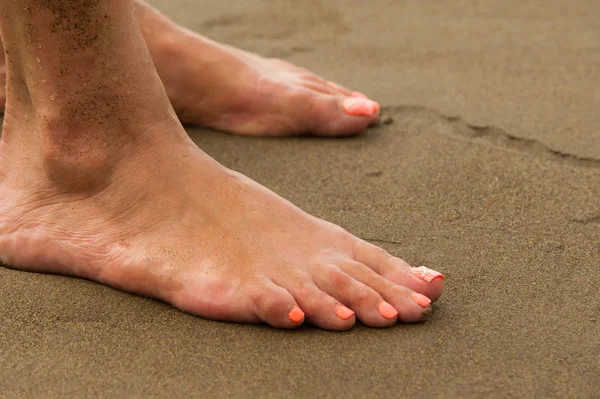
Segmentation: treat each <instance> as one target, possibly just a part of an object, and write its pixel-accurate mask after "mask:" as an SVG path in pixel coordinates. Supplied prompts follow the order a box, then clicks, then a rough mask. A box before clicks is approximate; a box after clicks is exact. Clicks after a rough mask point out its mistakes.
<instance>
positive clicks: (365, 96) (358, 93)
mask: <svg viewBox="0 0 600 399" xmlns="http://www.w3.org/2000/svg"><path fill="white" fill-rule="evenodd" d="M351 95H352V97H358V98H369V97H367V95H366V94H363V93H361V92H360V91H353V92H352V93H351Z"/></svg>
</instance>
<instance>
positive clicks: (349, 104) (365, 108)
mask: <svg viewBox="0 0 600 399" xmlns="http://www.w3.org/2000/svg"><path fill="white" fill-rule="evenodd" d="M342 105H343V107H344V111H346V113H347V114H348V115H353V116H369V117H370V116H373V115H375V114H377V112H379V104H378V103H376V102H375V101H372V100H369V99H367V98H361V97H347V98H346V99H344V102H343V104H342Z"/></svg>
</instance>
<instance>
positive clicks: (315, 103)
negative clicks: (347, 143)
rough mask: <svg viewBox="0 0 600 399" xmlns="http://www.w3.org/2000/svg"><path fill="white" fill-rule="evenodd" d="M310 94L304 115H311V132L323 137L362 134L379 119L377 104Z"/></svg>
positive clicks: (362, 100)
mask: <svg viewBox="0 0 600 399" xmlns="http://www.w3.org/2000/svg"><path fill="white" fill-rule="evenodd" d="M311 94H312V98H311V99H310V100H308V101H307V102H306V104H305V107H307V108H309V109H308V110H306V114H305V115H312V118H311V120H310V126H311V132H312V133H314V134H317V135H323V136H350V135H355V134H358V133H361V132H363V131H364V130H365V129H366V128H367V127H368V126H369V125H371V124H373V123H375V122H376V121H377V119H378V118H379V104H377V103H376V102H374V101H371V100H368V99H365V98H359V97H340V96H337V95H336V96H333V95H324V94H318V95H314V93H311Z"/></svg>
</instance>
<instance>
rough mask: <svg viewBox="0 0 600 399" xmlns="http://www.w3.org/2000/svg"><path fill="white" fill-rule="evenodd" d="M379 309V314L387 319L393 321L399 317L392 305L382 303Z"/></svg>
mask: <svg viewBox="0 0 600 399" xmlns="http://www.w3.org/2000/svg"><path fill="white" fill-rule="evenodd" d="M377 308H378V310H379V313H381V315H382V316H383V317H385V318H386V319H393V318H394V317H396V316H398V311H397V310H396V309H394V307H393V306H392V305H390V304H389V303H387V302H385V301H381V302H380V303H379V306H378V307H377Z"/></svg>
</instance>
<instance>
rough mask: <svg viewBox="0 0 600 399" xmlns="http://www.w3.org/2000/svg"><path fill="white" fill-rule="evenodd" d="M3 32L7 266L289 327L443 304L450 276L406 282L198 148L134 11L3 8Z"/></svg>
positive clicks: (116, 7) (336, 325)
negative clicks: (168, 91)
mask: <svg viewBox="0 0 600 399" xmlns="http://www.w3.org/2000/svg"><path fill="white" fill-rule="evenodd" d="M0 19H1V22H0V26H1V34H2V38H3V40H4V44H5V48H6V57H7V107H6V113H5V121H4V131H3V135H2V139H1V141H0V259H2V261H3V262H4V263H6V264H8V265H10V266H11V267H14V268H17V269H21V270H28V271H34V272H44V273H59V274H65V275H72V276H78V277H82V278H87V279H91V280H95V281H98V282H101V283H104V284H107V285H110V286H113V287H116V288H120V289H123V290H126V291H129V292H133V293H138V294H141V295H147V296H151V297H155V298H158V299H161V300H163V301H166V302H168V303H171V304H173V305H174V306H177V307H178V308H180V309H182V310H184V311H187V312H191V313H194V314H197V315H200V316H203V317H206V318H211V319H216V320H229V321H237V322H252V323H254V322H261V321H263V322H266V323H269V324H271V325H273V326H277V327H282V328H293V327H297V326H299V325H301V324H302V323H303V322H304V321H307V322H310V323H312V324H314V325H317V326H319V327H322V328H326V329H332V330H344V329H348V328H350V327H351V326H352V325H353V324H354V323H355V321H356V318H358V319H360V320H361V321H362V322H364V323H365V324H367V325H370V326H375V327H384V326H389V325H392V324H394V323H395V322H396V321H397V320H400V321H403V322H415V321H419V320H421V319H422V318H423V317H424V316H425V315H426V314H427V313H428V312H429V310H430V308H431V305H430V303H431V301H432V300H436V299H437V298H438V297H439V296H440V295H441V293H442V287H443V276H442V275H440V274H439V273H436V272H433V271H429V270H426V269H422V268H414V269H413V268H410V267H409V266H408V265H407V264H406V263H405V262H403V261H402V260H400V259H397V258H394V257H391V256H390V255H388V254H387V253H385V252H384V251H383V250H381V249H379V248H377V247H375V246H372V245H370V244H367V243H365V242H363V241H361V240H360V239H358V238H356V237H354V236H352V235H351V234H349V233H348V232H346V231H344V230H343V229H341V228H340V227H337V226H335V225H332V224H330V223H327V222H325V221H322V220H319V219H316V218H314V217H312V216H310V215H308V214H306V213H304V212H303V211H301V210H300V209H298V208H296V207H295V206H293V205H292V204H290V203H289V202H287V201H285V200H283V199H282V198H280V197H278V196H277V195H275V194H274V193H272V192H271V191H269V190H267V189H266V188H264V187H262V186H260V185H259V184H257V183H255V182H253V181H251V180H249V179H248V178H246V177H244V176H241V175H239V174H237V173H235V172H233V171H231V170H228V169H225V168H224V167H222V166H221V165H219V164H218V163H217V162H215V161H214V160H213V159H211V158H210V157H208V156H207V155H206V154H205V153H203V152H202V151H201V150H200V149H198V148H197V147H196V146H195V145H194V144H193V143H192V142H191V140H190V139H189V138H188V137H187V135H186V134H185V131H184V129H183V128H182V126H181V124H180V123H179V121H178V120H177V118H176V115H175V113H174V112H173V109H172V108H171V106H170V105H169V101H168V98H167V96H166V94H165V92H164V89H163V86H162V84H161V81H160V79H159V77H158V75H157V73H156V71H155V69H154V67H153V64H152V61H151V58H150V55H149V53H148V49H147V47H146V46H145V44H144V40H143V38H142V35H141V32H140V30H139V28H138V26H137V23H136V19H135V14H134V10H133V5H132V3H131V0H119V1H112V0H78V1H73V0H30V1H14V0H0ZM181 170H186V173H185V174H182V173H180V171H181Z"/></svg>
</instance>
